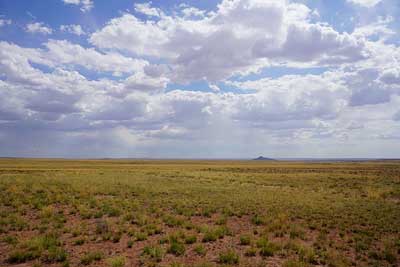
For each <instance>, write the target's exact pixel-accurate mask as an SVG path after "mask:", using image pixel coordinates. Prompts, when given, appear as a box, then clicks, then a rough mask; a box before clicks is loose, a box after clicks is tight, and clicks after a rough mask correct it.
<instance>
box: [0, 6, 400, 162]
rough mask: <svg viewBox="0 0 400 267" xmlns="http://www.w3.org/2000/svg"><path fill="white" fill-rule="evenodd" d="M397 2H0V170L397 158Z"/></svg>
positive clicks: (399, 53)
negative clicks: (41, 164) (116, 160)
mask: <svg viewBox="0 0 400 267" xmlns="http://www.w3.org/2000/svg"><path fill="white" fill-rule="evenodd" d="M399 18H400V2H399V1H397V0H340V1H324V0H318V1H311V0H299V1H294V0H293V1H289V0H287V1H286V0H277V1H272V0H264V1H262V0H221V1H152V2H149V1H113V2H112V4H110V1H100V0H48V1H47V0H37V1H35V0H32V1H22V0H0V46H1V47H0V49H1V52H0V147H1V148H0V156H29V157H31V156H38V157H154V158H160V157H182V158H185V157H189V158H198V157H202V158H208V157H210V158H244V157H253V156H256V155H260V154H263V155H265V156H271V157H400V155H398V151H399V148H400V147H399V143H400V142H399V139H400V127H399V121H400V109H399V108H398V106H400V105H399V104H400V103H399V102H400V96H399V95H400V69H399V65H400V64H399V60H400V48H399V45H400V36H399V30H398V29H399V28H400V22H399Z"/></svg>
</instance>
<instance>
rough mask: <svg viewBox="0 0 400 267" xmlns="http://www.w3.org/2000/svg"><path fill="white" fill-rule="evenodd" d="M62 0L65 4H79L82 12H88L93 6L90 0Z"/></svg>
mask: <svg viewBox="0 0 400 267" xmlns="http://www.w3.org/2000/svg"><path fill="white" fill-rule="evenodd" d="M62 1H63V2H64V3H65V4H66V5H76V6H80V10H81V11H82V12H88V11H90V10H91V9H92V8H93V7H94V4H93V1H92V0H62Z"/></svg>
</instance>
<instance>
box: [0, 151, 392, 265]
mask: <svg viewBox="0 0 400 267" xmlns="http://www.w3.org/2000/svg"><path fill="white" fill-rule="evenodd" d="M399 222H400V161H396V160H393V161H390V160H385V161H371V162H368V161H365V162H340V163H339V162H292V161H291V162H287V161H251V160H249V161H221V160H215V161H212V160H208V161H206V160H61V159H58V160H52V159H0V266H111V267H119V266H198V267H200V266H203V267H205V266H227V265H232V266H286V267H289V266H399V265H400V255H399V252H400V223H399Z"/></svg>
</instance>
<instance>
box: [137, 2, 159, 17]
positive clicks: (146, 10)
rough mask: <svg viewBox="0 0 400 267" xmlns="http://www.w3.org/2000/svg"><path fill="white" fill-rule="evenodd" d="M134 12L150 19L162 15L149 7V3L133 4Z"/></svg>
mask: <svg viewBox="0 0 400 267" xmlns="http://www.w3.org/2000/svg"><path fill="white" fill-rule="evenodd" d="M135 11H136V12H139V13H142V14H145V15H147V16H150V17H160V16H161V15H163V12H162V11H161V10H160V9H158V8H154V7H151V2H147V3H135Z"/></svg>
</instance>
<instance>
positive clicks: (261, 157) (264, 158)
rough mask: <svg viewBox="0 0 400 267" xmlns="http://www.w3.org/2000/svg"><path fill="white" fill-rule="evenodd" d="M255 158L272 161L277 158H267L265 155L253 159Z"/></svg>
mask: <svg viewBox="0 0 400 267" xmlns="http://www.w3.org/2000/svg"><path fill="white" fill-rule="evenodd" d="M253 160H271V161H273V160H275V159H271V158H266V157H263V156H259V157H258V158H255V159H253Z"/></svg>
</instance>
